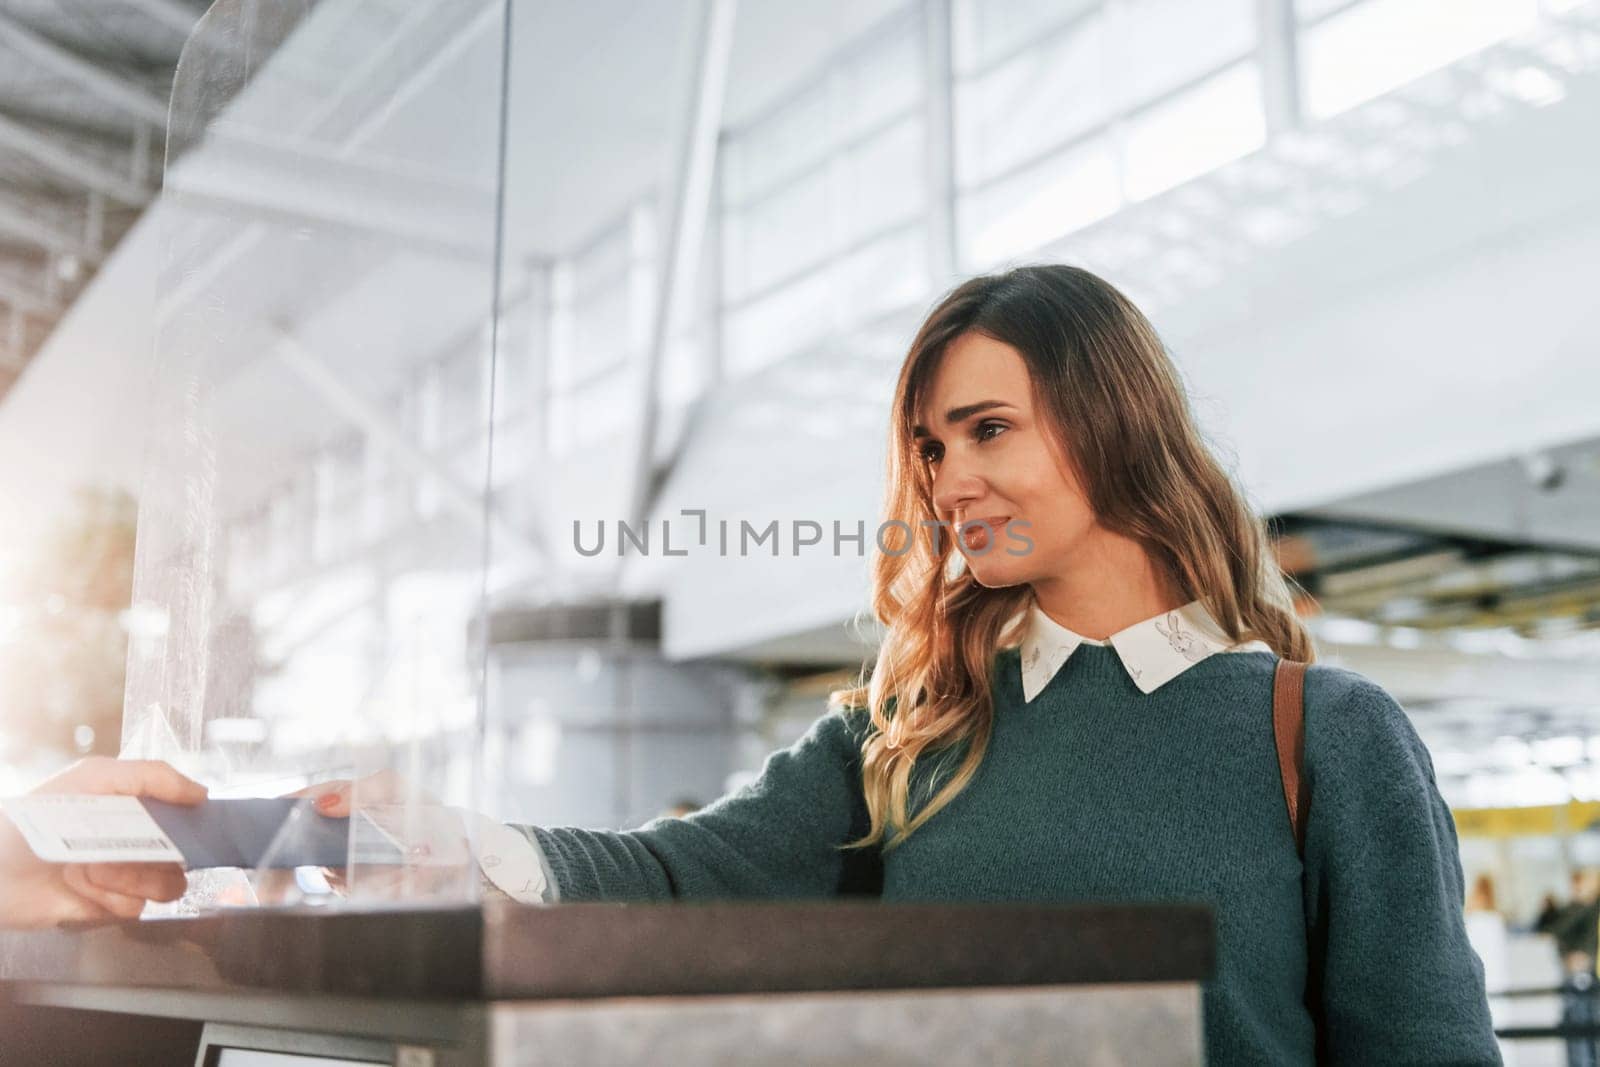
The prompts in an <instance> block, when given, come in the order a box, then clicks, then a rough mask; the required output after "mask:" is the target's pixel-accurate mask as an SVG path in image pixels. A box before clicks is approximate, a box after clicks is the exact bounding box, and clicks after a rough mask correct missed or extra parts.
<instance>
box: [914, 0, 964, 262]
mask: <svg viewBox="0 0 1600 1067" xmlns="http://www.w3.org/2000/svg"><path fill="white" fill-rule="evenodd" d="M922 14H923V19H922V22H923V38H922V40H923V77H924V79H925V80H924V92H925V94H926V95H925V97H924V107H923V111H924V122H925V124H926V126H927V131H926V139H925V142H924V143H925V144H926V145H927V157H926V159H925V161H924V162H925V164H926V167H927V181H928V280H929V282H930V283H931V284H932V286H933V290H934V291H935V292H942V291H943V290H944V289H946V288H948V287H949V286H950V285H951V284H953V282H954V281H955V279H956V277H957V276H958V275H959V274H960V273H961V271H962V267H961V247H960V241H959V236H958V233H957V229H956V154H955V94H956V72H955V58H954V50H953V45H952V43H951V37H952V32H951V31H952V27H951V18H952V12H951V4H950V0H923V5H922Z"/></svg>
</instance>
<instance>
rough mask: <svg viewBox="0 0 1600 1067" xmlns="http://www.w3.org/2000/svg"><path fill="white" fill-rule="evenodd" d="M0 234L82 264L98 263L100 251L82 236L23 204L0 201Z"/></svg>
mask: <svg viewBox="0 0 1600 1067" xmlns="http://www.w3.org/2000/svg"><path fill="white" fill-rule="evenodd" d="M0 234H6V235H9V236H11V237H14V238H17V239H19V240H23V241H26V242H28V243H29V244H34V245H38V246H39V247H40V248H43V249H46V250H48V251H51V252H58V253H61V254H62V255H68V256H76V257H77V258H78V259H80V260H82V261H84V262H85V263H98V262H99V261H100V252H99V250H98V249H95V248H91V247H90V245H89V243H88V242H87V241H86V240H85V238H84V235H83V234H81V233H75V232H73V231H71V230H68V229H66V228H64V227H61V226H58V225H55V224H54V223H51V222H49V221H47V220H46V219H45V218H42V217H41V216H39V215H38V214H36V213H33V212H30V211H28V210H27V209H26V207H25V206H23V205H21V204H17V203H14V202H11V201H6V200H0Z"/></svg>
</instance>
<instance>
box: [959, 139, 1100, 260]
mask: <svg viewBox="0 0 1600 1067" xmlns="http://www.w3.org/2000/svg"><path fill="white" fill-rule="evenodd" d="M1121 206H1122V189H1121V178H1120V175H1119V173H1118V169H1117V159H1116V155H1115V153H1114V152H1113V150H1112V147H1111V141H1110V138H1108V137H1097V138H1095V139H1094V140H1092V141H1089V142H1086V143H1084V144H1083V145H1080V146H1077V147H1075V148H1073V149H1071V150H1070V151H1067V152H1063V153H1060V154H1059V155H1056V156H1052V157H1051V158H1049V159H1047V160H1045V161H1044V162H1043V163H1041V164H1039V165H1038V166H1035V167H1029V168H1028V169H1027V170H1024V171H1022V172H1020V173H1018V174H1017V175H1016V176H1014V177H1012V178H1008V179H1006V180H1005V181H1002V182H997V183H995V184H993V185H990V186H987V187H985V188H984V189H982V190H981V191H979V192H977V193H974V194H971V195H969V196H966V197H964V198H963V200H962V203H961V205H960V214H959V218H960V233H961V252H962V256H963V258H964V261H965V262H966V263H967V264H968V265H970V266H971V267H973V268H974V269H984V268H986V267H989V266H992V265H994V264H996V263H999V262H1001V261H1003V260H1007V259H1010V258H1013V257H1016V256H1021V255H1024V254H1026V253H1028V252H1032V251H1034V250H1035V249H1038V248H1040V247H1041V246H1043V245H1045V244H1046V243H1048V242H1049V241H1051V240H1054V239H1055V238H1057V237H1060V236H1062V235H1063V234H1067V233H1071V232H1072V231H1074V230H1077V229H1081V228H1082V227H1084V226H1087V225H1089V224H1090V223H1092V222H1095V221H1097V220H1099V219H1103V218H1105V217H1106V216H1108V215H1110V214H1112V213H1113V212H1115V211H1116V210H1117V209H1118V208H1119V207H1121Z"/></svg>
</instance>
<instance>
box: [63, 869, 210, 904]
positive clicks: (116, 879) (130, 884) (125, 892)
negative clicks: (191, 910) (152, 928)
mask: <svg viewBox="0 0 1600 1067" xmlns="http://www.w3.org/2000/svg"><path fill="white" fill-rule="evenodd" d="M84 873H85V875H86V877H87V878H88V880H89V882H90V884H92V885H94V886H96V887H97V888H99V889H103V890H105V891H107V892H110V893H117V894H120V895H122V896H126V897H138V898H139V899H141V900H160V901H169V900H177V899H179V898H180V897H182V896H183V894H184V891H185V890H186V889H187V888H188V887H189V880H188V879H187V878H186V877H184V873H183V868H182V867H179V866H178V865H177V864H174V863H95V864H90V865H88V866H87V867H86V868H85V871H84Z"/></svg>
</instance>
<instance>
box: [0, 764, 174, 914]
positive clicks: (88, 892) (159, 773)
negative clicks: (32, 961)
mask: <svg viewBox="0 0 1600 1067" xmlns="http://www.w3.org/2000/svg"><path fill="white" fill-rule="evenodd" d="M34 792H35V793H76V794H98V795H106V794H110V795H121V796H133V797H150V798H151V799H153V800H164V801H167V802H168V803H171V804H198V803H200V802H201V801H203V800H205V798H206V787H205V786H203V785H201V784H200V783H198V782H195V781H191V780H190V779H188V778H185V777H184V776H183V775H181V774H179V773H178V772H177V771H176V770H174V769H173V768H172V767H170V766H168V765H167V764H165V763H160V762H156V761H151V760H114V759H108V758H105V757H95V758H92V759H86V760H84V761H82V762H81V763H77V764H74V765H73V766H71V767H69V768H67V769H66V770H65V771H62V772H61V773H60V774H58V775H56V776H55V777H54V778H51V779H50V780H49V781H47V782H45V783H44V784H43V785H41V786H39V787H38V788H37V789H35V790H34ZM186 887H187V880H186V879H185V878H184V874H183V868H182V867H179V866H178V865H177V864H172V863H160V864H156V863H90V864H65V865H63V864H54V863H45V862H44V861H43V860H40V859H38V858H37V857H36V856H34V854H33V853H32V851H30V850H29V848H28V845H27V843H26V842H25V841H24V840H23V839H22V835H21V834H20V833H18V832H17V830H16V828H15V827H14V826H12V825H11V823H10V821H9V820H7V819H4V818H0V926H12V927H44V926H55V925H58V924H60V923H64V922H94V921H109V920H112V919H135V918H138V916H139V913H140V912H142V911H143V910H144V906H145V904H146V903H147V902H149V901H152V900H159V901H168V900H177V899H178V898H179V897H181V896H183V893H184V890H185V888H186Z"/></svg>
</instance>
